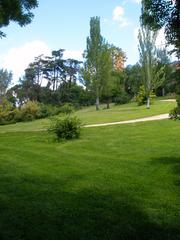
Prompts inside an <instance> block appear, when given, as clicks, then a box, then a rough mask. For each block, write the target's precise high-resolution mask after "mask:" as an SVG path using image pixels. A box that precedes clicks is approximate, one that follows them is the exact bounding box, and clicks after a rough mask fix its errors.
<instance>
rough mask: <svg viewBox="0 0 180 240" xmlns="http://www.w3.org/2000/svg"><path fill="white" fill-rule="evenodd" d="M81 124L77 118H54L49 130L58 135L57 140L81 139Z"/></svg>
mask: <svg viewBox="0 0 180 240" xmlns="http://www.w3.org/2000/svg"><path fill="white" fill-rule="evenodd" d="M80 129H81V122H80V120H79V119H78V118H77V117H70V116H66V117H65V118H52V120H51V125H50V127H49V129H48V131H49V132H52V133H54V134H55V135H56V138H57V140H58V141H59V140H61V139H67V140H68V139H74V138H79V136H80Z"/></svg>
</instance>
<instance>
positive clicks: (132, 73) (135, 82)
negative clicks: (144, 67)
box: [125, 63, 143, 97]
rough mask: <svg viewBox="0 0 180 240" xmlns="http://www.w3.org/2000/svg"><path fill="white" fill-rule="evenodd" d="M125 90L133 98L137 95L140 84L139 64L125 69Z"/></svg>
mask: <svg viewBox="0 0 180 240" xmlns="http://www.w3.org/2000/svg"><path fill="white" fill-rule="evenodd" d="M125 77H126V79H125V89H126V91H127V92H128V93H129V94H130V95H132V96H133V97H134V96H136V95H137V93H138V91H139V88H140V86H141V85H142V84H143V83H142V78H141V66H140V65H139V63H136V64H135V65H133V66H131V65H128V66H127V67H126V68H125Z"/></svg>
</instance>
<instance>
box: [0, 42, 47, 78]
mask: <svg viewBox="0 0 180 240" xmlns="http://www.w3.org/2000/svg"><path fill="white" fill-rule="evenodd" d="M50 53H51V50H50V49H49V47H48V46H47V44H46V43H45V42H43V41H40V40H35V41H32V42H27V43H25V44H24V45H23V46H20V47H17V48H11V49H10V50H9V51H8V53H7V54H6V55H5V56H4V58H3V60H2V67H3V68H6V69H8V70H11V71H12V72H13V81H17V80H18V79H19V77H21V76H22V75H23V74H24V70H25V69H26V68H27V66H28V65H29V63H31V62H33V61H34V58H35V57H37V56H39V55H41V54H44V55H49V54H50Z"/></svg>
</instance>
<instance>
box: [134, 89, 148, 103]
mask: <svg viewBox="0 0 180 240" xmlns="http://www.w3.org/2000/svg"><path fill="white" fill-rule="evenodd" d="M146 100H147V98H146V93H145V88H144V86H143V85H142V86H140V88H139V93H138V95H137V96H136V102H137V104H138V106H141V105H143V104H145V103H146Z"/></svg>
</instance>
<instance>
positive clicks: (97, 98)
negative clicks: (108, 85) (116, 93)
mask: <svg viewBox="0 0 180 240" xmlns="http://www.w3.org/2000/svg"><path fill="white" fill-rule="evenodd" d="M98 110H99V97H96V111H98Z"/></svg>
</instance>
